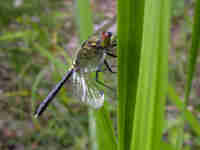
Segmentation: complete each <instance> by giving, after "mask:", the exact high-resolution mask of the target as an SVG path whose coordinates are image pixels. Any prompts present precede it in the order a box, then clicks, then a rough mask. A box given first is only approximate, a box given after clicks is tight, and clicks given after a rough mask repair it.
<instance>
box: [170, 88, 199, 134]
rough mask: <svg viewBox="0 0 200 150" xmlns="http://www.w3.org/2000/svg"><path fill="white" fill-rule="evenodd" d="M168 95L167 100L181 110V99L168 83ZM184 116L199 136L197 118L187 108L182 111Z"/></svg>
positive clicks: (182, 105)
mask: <svg viewBox="0 0 200 150" xmlns="http://www.w3.org/2000/svg"><path fill="white" fill-rule="evenodd" d="M168 96H169V100H170V101H171V102H172V103H174V104H175V105H176V107H177V108H178V109H179V110H183V108H184V104H183V101H182V100H181V99H180V98H179V96H178V95H177V93H176V92H175V90H174V88H173V87H172V86H171V85H169V87H168ZM184 116H185V119H186V120H187V121H188V123H189V124H190V127H191V129H192V130H193V131H194V132H195V133H196V134H197V135H198V136H200V124H199V121H198V120H197V118H195V116H194V115H193V114H192V112H190V111H189V110H187V109H186V110H185V111H184Z"/></svg>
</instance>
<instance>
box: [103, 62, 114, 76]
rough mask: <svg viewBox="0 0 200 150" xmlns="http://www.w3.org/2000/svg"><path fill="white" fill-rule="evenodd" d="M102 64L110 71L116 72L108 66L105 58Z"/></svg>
mask: <svg viewBox="0 0 200 150" xmlns="http://www.w3.org/2000/svg"><path fill="white" fill-rule="evenodd" d="M104 64H105V66H106V67H107V69H108V70H109V71H110V72H111V73H117V72H115V71H113V70H112V68H111V67H110V65H109V64H108V62H107V61H106V60H104Z"/></svg>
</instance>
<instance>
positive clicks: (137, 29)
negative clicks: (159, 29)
mask: <svg viewBox="0 0 200 150" xmlns="http://www.w3.org/2000/svg"><path fill="white" fill-rule="evenodd" d="M117 6H118V8H117V11H118V12H117V14H118V16H117V19H118V22H117V24H118V29H117V30H118V31H117V32H118V33H117V35H118V136H119V138H118V139H119V141H118V144H119V145H118V149H119V150H124V149H125V150H128V149H129V148H130V143H131V135H132V127H133V114H134V107H135V100H136V90H137V81H138V72H139V59H140V48H141V40H142V25H143V15H144V14H143V12H144V0H140V1H137V0H126V1H124V0H118V5H117Z"/></svg>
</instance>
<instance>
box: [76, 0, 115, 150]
mask: <svg viewBox="0 0 200 150" xmlns="http://www.w3.org/2000/svg"><path fill="white" fill-rule="evenodd" d="M91 14H92V12H91V9H90V3H89V0H84V1H83V0H77V17H78V18H77V22H78V25H79V31H80V40H81V41H83V40H86V39H88V37H89V36H90V35H92V31H93V24H92V15H91ZM89 121H90V122H89V124H90V125H89V128H90V136H91V137H90V141H91V149H92V150H98V149H99V150H100V149H103V150H116V147H117V144H116V139H115V134H114V130H113V127H112V122H111V119H110V118H109V113H108V112H107V110H106V106H104V107H102V108H100V109H99V110H93V109H90V110H89Z"/></svg>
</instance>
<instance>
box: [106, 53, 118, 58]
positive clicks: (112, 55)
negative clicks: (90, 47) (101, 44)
mask: <svg viewBox="0 0 200 150" xmlns="http://www.w3.org/2000/svg"><path fill="white" fill-rule="evenodd" d="M106 54H107V55H108V56H111V57H114V58H116V57H117V55H115V54H112V53H109V52H106Z"/></svg>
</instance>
